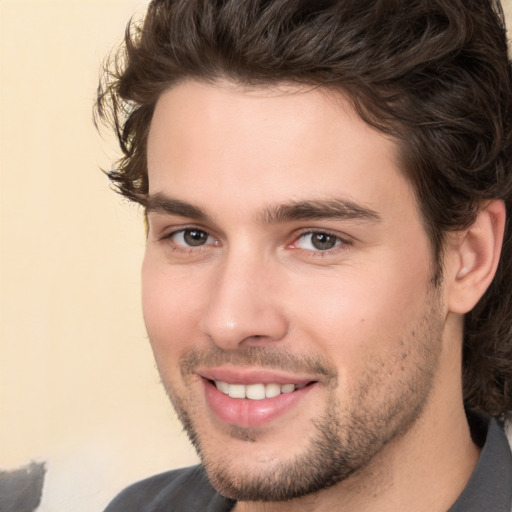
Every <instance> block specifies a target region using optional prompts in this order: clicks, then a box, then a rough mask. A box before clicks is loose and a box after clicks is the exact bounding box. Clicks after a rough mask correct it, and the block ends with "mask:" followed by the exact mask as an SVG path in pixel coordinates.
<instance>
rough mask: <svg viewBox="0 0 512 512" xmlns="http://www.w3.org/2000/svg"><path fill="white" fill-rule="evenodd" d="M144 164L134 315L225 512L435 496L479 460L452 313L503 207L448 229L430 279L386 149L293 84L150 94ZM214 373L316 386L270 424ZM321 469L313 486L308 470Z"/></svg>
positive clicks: (415, 502) (411, 504)
mask: <svg viewBox="0 0 512 512" xmlns="http://www.w3.org/2000/svg"><path fill="white" fill-rule="evenodd" d="M148 169H149V170H148V172H149V184H150V190H149V192H150V197H151V198H152V199H151V200H150V206H149V208H148V211H147V216H148V226H149V230H148V241H147V249H146V255H145V259H144V264H143V272H142V278H143V308H144V318H145V322H146V326H147V331H148V335H149V338H150V341H151V345H152V348H153V351H154V354H155V358H156V362H157V366H158V368H159V371H160V374H161V376H162V380H163V382H164V385H165V387H166V389H167V391H168V393H169V396H170V398H171V400H172V402H173V404H174V406H175V408H176V409H177V411H178V414H179V415H180V418H181V419H182V421H183V422H184V424H185V426H186V428H187V429H188V430H189V434H190V435H191V438H192V440H193V442H194V443H195V445H196V447H197V448H198V450H199V451H200V454H201V457H202V459H203V461H204V463H205V465H206V468H207V471H208V473H209V476H210V479H211V480H212V482H213V483H214V485H216V486H217V488H218V489H219V490H220V491H221V492H223V493H224V494H226V495H229V496H231V497H233V498H236V499H239V500H240V501H239V503H238V504H237V510H248V511H251V510H254V511H255V510H268V511H270V510H276V511H277V510H294V511H300V510H307V511H313V510H330V511H331V510H343V511H352V510H354V511H356V510H357V511H371V510H380V511H387V510H389V511H400V510H404V511H405V510H415V511H422V510H425V511H427V510H428V511H445V510H447V509H448V508H449V507H450V505H451V504H452V503H453V502H454V501H455V500H456V498H457V496H458V495H459V494H460V492H461V491H462V489H463V488H464V485H465V484H466V482H467V480H468V479H469V476H470V474H471V472H472V470H473V469H474V466H475V464H476V461H477V458H478V448H477V447H476V446H474V445H473V443H472V441H471V439H470V435H469V429H468V425H467V422H466V418H465V414H464V409H463V404H462V390H461V382H460V381H461V379H460V375H461V367H460V365H461V363H460V361H461V339H462V318H463V316H462V315H463V314H464V313H465V312H466V311H467V310H469V309H470V308H471V307H472V306H473V305H474V303H475V302H476V301H477V300H478V298H479V296H480V295H481V294H482V293H483V291H484V290H485V288H486V286H487V285H488V283H489V282H490V279H492V275H493V272H494V270H495V266H496V263H497V256H496V254H499V244H500V238H499V236H498V235H496V233H498V232H499V230H500V229H501V227H502V224H503V219H504V212H503V209H502V208H501V206H500V204H499V203H493V204H491V205H490V206H489V208H487V210H486V211H485V212H486V213H484V214H482V215H481V216H480V217H479V223H478V222H477V223H476V224H475V225H476V229H474V230H473V229H470V230H468V231H467V232H465V233H460V234H457V235H456V236H453V237H452V239H451V241H450V245H449V247H448V249H447V250H446V251H445V255H444V262H443V263H444V281H443V284H442V285H441V286H440V287H438V288H436V287H434V286H433V284H432V282H431V278H432V272H433V264H432V257H431V249H430V245H429V240H428V237H427V235H426V233H425V230H424V228H423V224H422V220H421V217H420V214H419V211H418V206H417V202H416V200H415V197H414V194H413V192H412V189H411V187H410V185H409V183H408V182H407V181H406V179H405V178H404V177H403V175H402V173H401V171H400V165H399V158H398V148H397V145H396V143H395V142H394V141H393V140H391V139H389V138H388V137H386V136H384V135H383V134H382V133H380V132H378V131H376V130H374V129H372V128H371V127H369V126H368V125H366V124H365V123H364V122H363V121H362V120H361V119H360V118H359V117H358V116H357V115H356V114H355V112H354V111H353V110H352V107H351V106H350V104H349V102H348V101H347V100H346V99H345V98H344V97H343V96H342V95H341V94H340V93H333V92H332V91H327V90H323V89H313V90H307V89H296V88H292V87H288V86H285V85H283V86H280V87H267V88H246V89H242V88H240V87H238V86H236V85H234V84H231V83H228V82H219V83H217V84H215V85H205V84H200V83H197V82H183V83H181V84H179V85H177V86H175V87H173V88H172V89H170V90H169V91H167V92H165V93H164V94H163V95H162V96H161V98H160V99H159V101H158V103H157V106H156V110H155V115H154V118H153V121H152V124H151V129H150V134H149V140H148ZM298 202H300V203H301V205H302V206H304V203H307V206H308V208H309V210H308V209H307V211H308V213H307V214H302V215H299V213H298V209H297V208H292V207H290V204H291V203H293V204H296V203H298ZM334 202H335V204H336V205H338V206H339V205H340V204H341V205H342V206H343V208H341V211H340V208H338V209H337V211H336V215H334V214H333V211H332V208H330V209H329V208H328V207H332V205H333V204H334ZM283 205H285V206H283ZM311 206H313V207H314V208H311ZM319 208H320V209H323V211H324V213H323V216H322V217H321V216H320V215H319V214H318V209H319ZM326 210H327V211H328V212H326ZM312 211H314V212H315V215H313V214H312V213H311V212H312ZM276 212H279V213H280V214H279V215H277V214H276ZM500 226H501V227H500ZM183 230H188V231H183ZM190 230H196V235H197V231H199V233H200V234H202V236H203V238H202V241H201V242H200V244H199V245H191V244H190V241H191V240H192V241H194V239H193V238H191V237H190V235H191V231H190ZM311 233H316V234H318V233H320V234H323V235H326V234H327V235H329V236H331V238H328V239H327V240H328V241H334V242H333V243H334V246H333V247H332V248H330V249H328V250H323V249H318V247H317V246H315V245H314V244H313V243H312V235H311ZM184 234H186V235H187V237H184V236H183V235H184ZM199 238H200V237H199ZM196 239H197V238H196ZM322 240H323V241H325V240H326V239H325V238H323V239H322ZM194 243H195V242H194ZM211 368H217V369H218V368H220V370H221V371H225V370H226V368H227V369H228V372H234V373H236V372H239V375H241V376H242V377H241V378H245V377H244V376H246V375H247V374H249V375H251V372H255V371H259V372H262V374H265V372H270V373H271V378H272V376H273V375H275V374H276V373H278V374H279V375H284V377H283V378H284V380H286V379H295V380H301V379H302V380H303V381H307V382H309V383H313V384H312V385H310V386H308V389H307V392H305V393H303V395H301V396H300V397H299V398H298V399H297V400H296V402H294V403H293V404H292V405H291V406H290V407H288V408H287V409H286V410H284V412H280V413H279V414H277V415H276V416H275V417H273V418H272V419H271V420H270V421H263V423H262V424H258V422H256V423H254V422H251V421H250V420H248V423H244V424H238V425H237V424H233V423H231V424H230V423H229V422H227V421H224V420H223V419H222V418H219V415H218V414H217V412H216V410H215V408H212V404H211V402H210V401H209V399H208V397H207V392H206V391H205V389H206V388H207V387H208V384H207V383H206V380H205V375H206V376H207V377H210V374H208V372H209V371H211ZM272 372H274V373H272ZM211 389H213V388H211ZM297 396H298V395H297ZM325 432H328V435H327V436H325V435H324V434H325ZM326 437H327V438H329V437H330V441H331V442H332V444H330V445H329V444H328V446H327V448H326V449H325V450H324V452H323V453H322V452H321V451H320V452H319V449H318V442H319V440H320V439H325V438H326ZM334 448H335V450H334ZM333 450H334V453H333ZM329 454H331V455H332V456H331V455H329ZM283 467H284V469H283ZM329 467H335V468H336V471H334V473H336V475H334V476H333V475H330V476H329V478H330V480H328V479H327V477H326V476H325V475H324V480H325V485H323V486H320V487H319V488H314V486H312V484H311V483H308V475H309V474H311V473H314V472H315V471H316V472H323V473H326V469H328V468H329ZM327 473H328V471H327ZM308 485H309V487H308ZM317 487H318V486H317ZM275 489H281V491H275ZM433 490H435V492H432V491H433ZM276 492H281V496H282V497H288V498H293V499H291V501H281V499H282V498H278V497H276V496H277V495H276V494H275V493H276ZM272 493H274V494H272ZM287 493H288V494H287ZM304 493H307V494H304ZM256 496H259V498H260V499H265V500H270V501H268V502H267V503H261V502H257V501H255V500H256Z"/></svg>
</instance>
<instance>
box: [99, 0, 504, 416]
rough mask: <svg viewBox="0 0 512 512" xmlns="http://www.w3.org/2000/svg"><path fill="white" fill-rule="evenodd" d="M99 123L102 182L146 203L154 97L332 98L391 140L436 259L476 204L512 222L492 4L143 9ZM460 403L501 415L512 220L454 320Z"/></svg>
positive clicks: (464, 0)
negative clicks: (229, 84)
mask: <svg viewBox="0 0 512 512" xmlns="http://www.w3.org/2000/svg"><path fill="white" fill-rule="evenodd" d="M105 69H106V72H105V74H104V77H103V80H102V81H101V83H100V87H99V90H98V100H97V104H96V114H97V115H98V117H99V118H100V119H102V120H103V121H110V122H112V124H113V126H114V128H115V130H116V132H117V135H118V138H119V142H120V145H121V149H122V151H123V157H122V158H121V159H120V160H119V161H118V162H117V166H116V167H114V168H113V170H112V171H110V172H109V173H108V174H109V176H110V178H111V180H112V182H113V183H114V185H115V187H116V188H117V190H118V191H119V192H120V193H121V194H123V195H124V196H125V197H127V198H129V199H131V200H134V201H137V202H139V203H141V204H144V202H145V197H146V195H147V191H148V177H147V167H146V139H147V134H148V130H149V125H150V123H151V118H152V115H153V110H154V107H155V104H156V101H157V100H158V98H159V96H160V95H161V94H162V92H163V91H165V90H166V89H168V88H169V87H171V86H172V85H173V84H176V83H177V82H179V81H181V80H184V79H197V80H201V81H207V82H214V81H215V80H218V79H219V78H227V79H229V80H231V81H234V82H237V83H239V84H243V85H256V84H258V85H259V84H272V83H277V82H283V81H284V82H292V83H293V82H295V83H299V84H311V85H323V86H328V87H331V88H334V89H338V90H341V91H343V92H345V93H346V94H348V96H349V97H350V98H351V99H352V101H353V104H354V106H355V108H356V109H357V110H358V112H359V114H360V115H361V117H362V118H363V119H364V120H365V121H366V122H368V123H370V124H371V125H373V126H375V127H376V128H378V129H379V130H382V131H383V132H386V133H388V134H391V135H393V136H394V137H395V138H396V139H397V141H398V142H399V145H400V150H401V156H402V162H403V168H404V172H405V174H406V175H407V177H408V179H409V180H410V182H411V184H412V186H413V187H414V189H415V192H416V196H417V198H418V202H419V204H420V207H421V210H422V215H423V219H424V223H425V226H426V230H427V232H428V234H429V237H430V239H431V242H432V246H433V250H434V254H435V255H436V261H437V262H438V264H437V270H436V276H435V278H434V281H435V282H437V283H438V282H439V281H440V279H441V276H442V269H441V268H439V261H441V258H440V254H441V252H442V248H443V242H444V239H445V235H446V233H447V232H450V231H457V230H461V229H464V228H466V227H468V226H470V225H471V223H472V222H473V221H474V219H475V215H476V213H477V212H478V209H479V208H480V207H481V205H482V204H484V202H485V201H486V200H489V199H502V200H503V201H504V202H505V204H506V208H507V212H508V215H510V214H511V213H512V70H511V65H510V61H509V59H508V56H507V41H506V34H505V27H504V21H503V13H502V10H501V7H500V5H499V3H498V2H494V1H492V0H408V1H407V2H405V1H403V0H402V1H399V0H153V1H152V2H151V4H150V6H149V8H148V12H147V14H146V17H145V20H144V21H143V23H141V24H138V23H135V22H132V23H130V24H129V25H128V27H127V31H126V36H125V42H124V46H123V47H122V48H121V50H120V52H119V53H118V54H117V56H115V58H113V59H111V61H110V63H107V66H106V68H105ZM463 380H464V395H465V400H466V403H467V405H469V406H470V407H474V408H477V409H481V410H484V411H487V412H489V413H492V414H498V413H503V412H505V411H510V410H512V223H511V222H510V221H507V225H506V233H505V242H504V247H503V253H502V258H501V261H500V265H499V268H498V271H497V275H496V277H495V279H494V281H493V283H492V284H491V286H490V288H489V289H488V291H487V292H486V294H485V295H484V297H483V298H482V299H481V300H480V302H479V303H478V305H477V306H476V307H475V308H474V310H473V311H471V312H470V313H468V314H467V315H466V318H465V332H464V353H463Z"/></svg>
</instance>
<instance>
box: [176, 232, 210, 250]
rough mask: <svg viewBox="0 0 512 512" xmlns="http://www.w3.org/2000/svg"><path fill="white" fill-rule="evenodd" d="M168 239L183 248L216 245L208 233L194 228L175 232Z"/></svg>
mask: <svg viewBox="0 0 512 512" xmlns="http://www.w3.org/2000/svg"><path fill="white" fill-rule="evenodd" d="M166 238H169V239H170V240H172V241H173V242H174V243H175V244H176V245H179V246H183V247H200V246H202V245H206V244H213V243H214V239H213V237H212V236H210V235H209V234H208V233H207V232H206V231H203V230H202V229H194V228H188V229H181V230H180V231H175V232H174V233H172V234H171V235H170V236H168V237H166Z"/></svg>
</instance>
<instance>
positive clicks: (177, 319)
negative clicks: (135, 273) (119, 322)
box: [142, 257, 200, 366]
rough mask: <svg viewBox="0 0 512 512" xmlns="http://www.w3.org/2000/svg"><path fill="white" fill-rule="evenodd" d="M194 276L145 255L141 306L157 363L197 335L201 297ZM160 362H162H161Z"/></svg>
mask: <svg viewBox="0 0 512 512" xmlns="http://www.w3.org/2000/svg"><path fill="white" fill-rule="evenodd" d="M193 283H194V280H193V278H192V276H182V275H180V276H179V277H178V276H176V275H173V274H172V273H171V272H169V269H168V268H165V267H163V268H162V267H160V266H159V265H157V264H154V263H153V262H152V261H151V260H150V259H149V258H147V257H146V258H145V260H144V264H143V267H142V310H143V315H144V322H145V324H146V330H147V333H148V336H149V340H150V342H151V347H152V349H153V352H154V354H155V359H156V361H157V364H159V362H160V361H161V360H162V359H166V360H169V359H174V358H178V357H179V355H180V354H181V353H182V352H183V351H184V350H186V349H187V348H188V347H187V344H190V342H191V341H192V340H193V339H194V334H193V333H192V332H191V326H192V325H194V323H197V322H195V319H196V318H197V315H198V311H199V309H200V307H199V298H198V295H197V293H195V291H194V287H193ZM159 366H160V365H159Z"/></svg>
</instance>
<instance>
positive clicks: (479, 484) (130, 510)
mask: <svg viewBox="0 0 512 512" xmlns="http://www.w3.org/2000/svg"><path fill="white" fill-rule="evenodd" d="M470 423H471V427H472V434H473V439H474V440H475V442H476V443H477V444H479V445H480V446H482V452H481V454H480V458H479V460H478V463H477V466H476V468H475V470H474V472H473V475H472V476H471V478H470V480H469V482H468V484H467V485H466V487H465V489H464V491H463V492H462V494H461V495H460V496H459V498H458V499H457V501H456V502H455V503H454V504H453V506H452V507H451V508H450V509H449V510H448V511H447V512H510V507H511V503H512V455H511V452H510V447H509V445H508V442H507V438H506V437H505V434H504V432H503V430H502V428H501V426H500V425H498V423H497V421H496V420H495V419H491V420H484V419H482V418H480V417H477V416H474V415H470ZM432 492H435V489H432ZM234 505H235V502H234V501H232V500H229V499H227V498H224V497H223V496H221V495H220V494H219V493H218V492H217V491H216V490H215V489H214V488H213V487H212V485H211V484H210V482H209V480H208V477H207V476H206V473H205V471H204V469H203V468H202V467H201V466H194V467H191V468H185V469H177V470H174V471H169V472H167V473H163V474H161V475H157V476H153V477H151V478H148V479H147V480H143V481H142V482H139V483H136V484H134V485H132V486H130V487H128V488H127V489H125V490H124V491H123V492H122V493H121V494H119V495H118V496H117V497H116V498H115V499H114V500H113V501H112V502H111V503H110V505H109V506H108V507H107V508H106V509H105V511H104V512H196V511H197V512H227V511H229V510H232V509H233V507H234Z"/></svg>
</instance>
